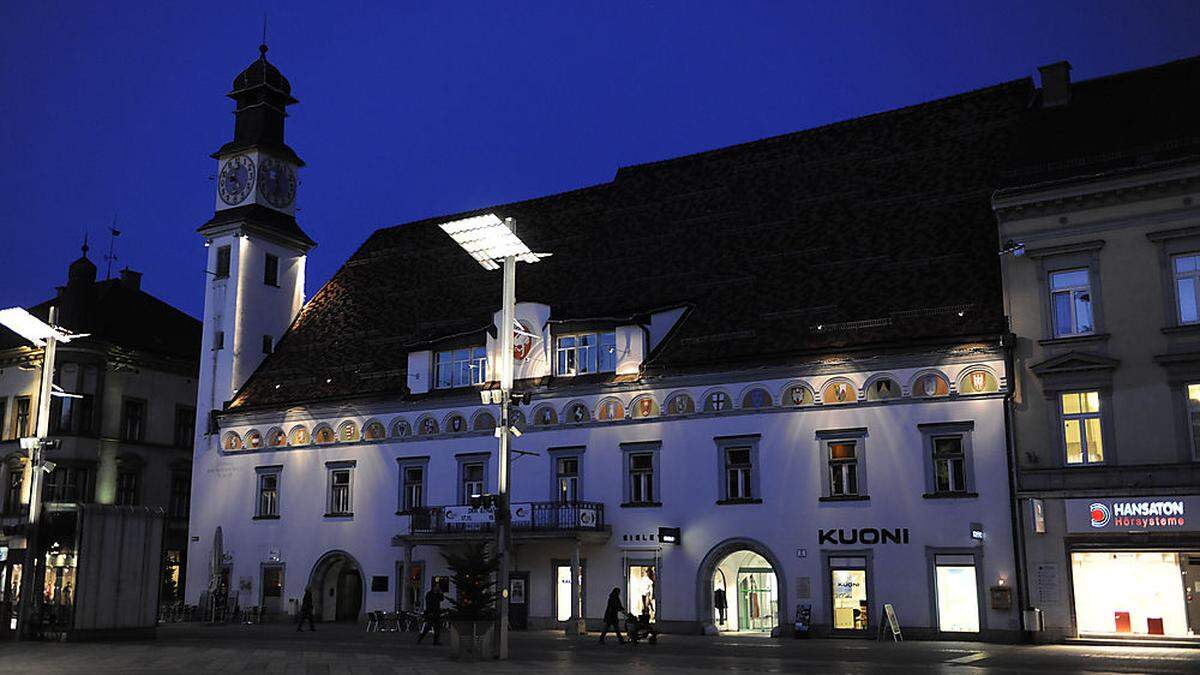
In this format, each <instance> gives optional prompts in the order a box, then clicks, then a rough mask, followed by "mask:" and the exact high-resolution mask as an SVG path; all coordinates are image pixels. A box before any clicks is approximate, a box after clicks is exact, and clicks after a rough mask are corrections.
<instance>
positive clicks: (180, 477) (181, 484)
mask: <svg viewBox="0 0 1200 675" xmlns="http://www.w3.org/2000/svg"><path fill="white" fill-rule="evenodd" d="M191 502H192V477H191V476H190V475H188V474H186V473H176V474H173V475H172V476H171V504H170V506H169V509H170V510H169V511H168V515H170V516H171V517H172V518H187V517H188V512H189V511H190V510H191Z"/></svg>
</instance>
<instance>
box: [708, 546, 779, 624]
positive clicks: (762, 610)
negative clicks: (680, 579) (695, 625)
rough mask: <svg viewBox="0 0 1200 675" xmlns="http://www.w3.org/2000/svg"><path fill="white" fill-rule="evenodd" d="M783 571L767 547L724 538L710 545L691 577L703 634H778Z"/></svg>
mask: <svg viewBox="0 0 1200 675" xmlns="http://www.w3.org/2000/svg"><path fill="white" fill-rule="evenodd" d="M782 569H783V568H782V566H780V564H779V561H778V560H777V559H776V558H775V556H774V555H773V554H772V553H771V551H770V549H768V548H767V547H766V546H764V545H762V544H760V543H759V542H757V541H754V540H753V539H743V538H735V539H727V540H726V541H724V542H722V543H720V544H718V545H717V546H715V547H713V549H712V550H711V551H709V553H708V555H707V556H705V557H704V560H703V561H702V562H701V564H700V569H699V571H698V575H699V577H698V578H697V580H696V582H697V583H696V586H697V588H698V592H697V603H698V609H697V616H698V617H699V618H700V621H701V623H702V625H703V627H704V632H705V633H706V634H716V633H745V634H755V633H757V634H760V635H762V634H769V635H780V634H781V632H782V630H783V625H784V624H785V623H786V621H787V612H788V607H787V605H786V602H785V601H786V599H787V597H788V596H787V592H786V589H785V579H784V577H783V575H782V574H779V573H778V571H779V570H782Z"/></svg>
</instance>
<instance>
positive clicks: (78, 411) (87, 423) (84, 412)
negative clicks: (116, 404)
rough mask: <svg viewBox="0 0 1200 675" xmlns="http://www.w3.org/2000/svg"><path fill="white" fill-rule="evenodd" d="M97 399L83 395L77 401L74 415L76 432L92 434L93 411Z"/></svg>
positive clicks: (89, 395)
mask: <svg viewBox="0 0 1200 675" xmlns="http://www.w3.org/2000/svg"><path fill="white" fill-rule="evenodd" d="M94 402H95V399H94V398H93V397H92V395H91V394H82V395H81V396H80V398H77V399H75V406H74V407H75V412H74V413H72V417H73V418H74V419H73V420H72V421H73V422H74V423H75V431H76V432H77V433H80V434H90V433H92V410H93V407H92V406H93V403H94Z"/></svg>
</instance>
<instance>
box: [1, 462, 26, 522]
mask: <svg viewBox="0 0 1200 675" xmlns="http://www.w3.org/2000/svg"><path fill="white" fill-rule="evenodd" d="M24 484H25V467H24V466H23V465H21V464H16V463H13V464H9V465H8V492H6V493H5V494H4V512H5V513H8V514H15V513H17V512H18V511H19V510H20V508H21V488H22V487H23V486H24Z"/></svg>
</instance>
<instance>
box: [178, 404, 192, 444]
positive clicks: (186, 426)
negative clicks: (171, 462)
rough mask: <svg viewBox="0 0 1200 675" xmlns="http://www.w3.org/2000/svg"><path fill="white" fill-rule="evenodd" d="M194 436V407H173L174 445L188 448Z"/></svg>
mask: <svg viewBox="0 0 1200 675" xmlns="http://www.w3.org/2000/svg"><path fill="white" fill-rule="evenodd" d="M195 438H196V409H195V408H192V407H190V406H182V405H181V406H176V407H175V447H177V448H190V447H192V443H193V442H194V441H195Z"/></svg>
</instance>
